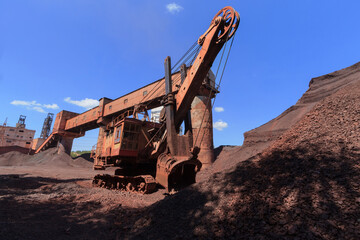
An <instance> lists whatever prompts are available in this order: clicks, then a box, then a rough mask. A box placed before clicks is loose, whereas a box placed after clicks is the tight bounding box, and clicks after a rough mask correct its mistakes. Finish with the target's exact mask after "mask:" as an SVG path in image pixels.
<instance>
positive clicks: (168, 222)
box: [120, 65, 360, 239]
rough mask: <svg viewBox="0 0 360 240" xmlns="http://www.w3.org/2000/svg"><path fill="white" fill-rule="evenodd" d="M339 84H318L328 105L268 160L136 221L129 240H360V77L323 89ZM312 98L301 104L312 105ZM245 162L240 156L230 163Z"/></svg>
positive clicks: (316, 108) (279, 143)
mask: <svg viewBox="0 0 360 240" xmlns="http://www.w3.org/2000/svg"><path fill="white" fill-rule="evenodd" d="M354 66H356V68H357V67H359V66H358V65H354ZM354 66H353V67H354ZM350 69H351V68H350ZM339 72H340V73H342V74H344V73H348V70H346V71H345V70H344V71H339ZM339 72H335V73H334V74H333V75H336V74H340V73H339ZM333 77H334V76H332V75H326V76H324V77H320V78H317V79H315V80H312V83H311V84H318V86H319V87H318V88H315V87H313V89H312V91H313V92H314V91H319V89H323V90H322V91H320V92H318V94H323V96H322V100H318V98H317V97H315V96H314V97H313V98H312V99H313V100H312V101H315V100H316V101H317V103H316V104H314V105H313V107H312V109H311V110H310V111H307V114H305V115H303V117H301V118H299V120H298V122H297V123H294V124H293V126H292V127H291V128H290V129H288V130H287V131H286V132H284V133H283V135H282V136H281V137H280V138H278V139H277V140H276V141H273V143H272V144H271V146H269V147H268V148H267V149H265V151H263V153H262V154H259V155H257V156H254V157H252V158H250V159H248V160H247V161H243V162H240V163H237V165H236V166H234V167H232V168H231V169H229V170H227V171H223V172H220V173H216V174H214V175H213V176H211V177H210V178H209V179H208V180H207V181H203V182H199V183H197V184H195V185H194V186H192V187H190V188H188V189H185V190H183V191H181V192H179V193H178V194H176V195H174V196H171V197H169V198H166V199H164V200H163V201H161V202H159V203H157V204H155V205H153V206H151V207H149V208H148V209H147V210H146V211H145V212H144V213H143V214H142V217H141V218H140V219H139V218H138V217H137V218H134V219H131V218H130V220H129V221H130V224H129V223H127V224H129V225H132V226H133V227H132V228H131V230H130V232H122V234H124V235H125V236H127V237H129V238H132V239H141V238H148V239H152V238H154V239H167V238H175V239H188V238H202V239H211V238H218V239H229V238H230V239H289V238H291V239H293V238H294V239H358V238H359V236H360V75H359V72H358V71H355V72H352V73H351V74H345V77H344V78H341V77H340V76H339V75H337V76H336V78H337V79H338V80H339V81H341V82H346V84H343V85H342V87H337V88H336V87H335V86H339V84H338V83H335V82H331V83H330V84H331V85H332V86H334V87H335V88H336V89H335V88H326V87H324V86H325V85H324V81H330V80H331V79H333ZM346 78H350V80H351V81H350V80H346ZM325 89H327V91H325ZM307 95H309V93H308V94H304V96H305V97H304V96H303V98H302V100H301V101H299V102H303V103H306V102H307V101H308V100H307V99H309V98H308V97H307ZM325 96H326V97H325ZM324 97H325V98H324ZM309 101H310V100H309ZM283 117H284V116H283ZM285 117H286V115H285ZM287 122H291V121H290V120H289V121H287ZM270 125H275V121H273V122H272V123H271V124H270ZM263 126H265V125H263ZM260 128H264V129H265V127H260ZM266 128H267V129H269V128H270V127H269V125H268V126H267V127H266ZM248 141H249V140H248ZM240 153H241V152H237V154H240ZM235 156H236V157H235ZM228 157H231V154H230V155H228ZM239 158H243V157H242V156H239V155H235V154H234V155H233V157H232V158H228V159H224V160H223V161H233V162H239ZM121 226H123V225H122V224H120V227H121Z"/></svg>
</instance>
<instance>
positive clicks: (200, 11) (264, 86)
mask: <svg viewBox="0 0 360 240" xmlns="http://www.w3.org/2000/svg"><path fill="white" fill-rule="evenodd" d="M227 5H230V6H233V7H234V8H235V9H236V10H237V11H238V12H239V13H240V18H241V22H240V26H239V29H238V31H237V34H236V37H235V40H234V45H233V47H232V51H231V53H230V58H229V62H228V64H227V68H226V70H225V74H224V78H223V80H222V84H221V88H220V91H221V93H220V94H219V95H218V96H217V99H216V103H215V107H217V109H218V110H220V111H218V112H216V111H214V114H213V120H214V122H218V124H217V126H222V127H223V128H222V130H217V129H214V142H215V145H216V146H218V145H224V144H231V145H241V144H242V141H243V133H244V132H245V131H248V130H251V129H253V128H255V127H257V126H260V125H261V124H263V123H265V122H267V121H269V120H270V119H272V118H274V117H276V116H277V115H279V114H280V113H281V112H283V111H284V110H286V109H287V108H288V107H290V106H291V105H293V104H295V103H296V101H297V100H298V99H299V98H300V97H301V95H302V94H303V93H304V92H305V91H306V90H307V88H308V83H309V81H310V79H311V78H312V77H317V76H320V75H323V74H326V73H330V72H332V71H335V70H338V69H341V68H344V67H347V66H350V65H352V64H354V63H356V62H358V61H359V50H360V46H359V43H360V31H359V29H358V28H359V23H360V18H359V13H358V12H359V9H360V1H346V0H343V1H340V0H339V1H335V0H317V1H313V0H303V1H295V0H293V1H289V0H273V1H269V0H266V1H265V0H263V1H261V0H243V1H218V0H217V1H215V0H210V1H209V0H207V1H200V0H199V1H164V0H161V1H160V0H151V1H150V0H149V1H146V0H139V1H121V0H106V1H105V0H104V1H98V0H72V1H65V0H61V1H60V0H52V1H49V0H32V1H25V0H22V1H19V0H11V1H10V0H8V1H5V0H0V110H1V111H0V123H1V124H2V123H3V122H4V121H5V118H6V117H8V125H11V126H13V125H15V124H16V122H17V120H18V118H19V115H20V114H23V115H26V116H27V119H26V123H27V127H28V128H29V129H34V130H36V137H39V135H40V132H41V127H42V124H43V121H44V118H45V117H46V113H47V112H53V113H55V114H56V113H58V112H59V111H61V110H63V109H65V110H69V111H74V112H79V113H80V112H83V111H85V110H86V108H88V107H90V106H91V105H92V104H94V101H95V102H96V100H98V99H100V98H101V97H108V98H113V99H115V98H117V97H119V96H121V95H124V94H126V93H128V92H130V91H133V90H135V89H137V88H139V87H141V86H144V85H146V84H148V83H150V82H153V81H155V80H157V79H159V78H161V77H163V75H164V66H163V62H164V59H165V57H166V56H168V55H169V56H171V57H172V60H173V62H175V61H176V60H177V59H178V58H179V57H181V56H182V55H183V54H184V53H185V52H186V51H187V49H188V48H189V47H190V46H191V45H192V44H193V43H194V42H195V41H196V40H197V38H198V37H199V36H200V35H201V34H203V32H204V31H205V30H206V29H207V28H208V26H209V24H210V21H211V20H212V18H213V17H214V15H215V14H216V13H217V11H219V10H220V9H221V8H222V7H225V6H227ZM167 6H168V7H167ZM96 137H97V131H96V130H94V131H91V132H88V133H87V134H86V136H85V137H83V138H80V139H77V140H76V141H75V143H74V147H73V149H74V150H81V149H89V148H91V146H92V145H94V144H95V143H96Z"/></svg>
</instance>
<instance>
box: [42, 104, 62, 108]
mask: <svg viewBox="0 0 360 240" xmlns="http://www.w3.org/2000/svg"><path fill="white" fill-rule="evenodd" d="M43 107H45V108H50V109H58V108H59V106H58V105H57V104H55V103H53V104H44V105H43Z"/></svg>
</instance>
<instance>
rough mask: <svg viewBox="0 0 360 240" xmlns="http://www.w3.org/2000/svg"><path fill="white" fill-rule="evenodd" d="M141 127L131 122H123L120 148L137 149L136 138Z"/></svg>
mask: <svg viewBox="0 0 360 240" xmlns="http://www.w3.org/2000/svg"><path fill="white" fill-rule="evenodd" d="M140 129H141V127H140V126H139V125H137V124H133V123H125V125H124V133H123V138H122V139H123V140H122V144H121V149H122V150H137V149H138V138H139V132H140Z"/></svg>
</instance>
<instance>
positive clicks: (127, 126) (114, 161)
mask: <svg viewBox="0 0 360 240" xmlns="http://www.w3.org/2000/svg"><path fill="white" fill-rule="evenodd" d="M160 127H161V124H159V123H156V122H150V121H142V120H138V119H136V118H124V119H122V120H121V121H119V122H118V123H117V124H116V125H115V126H114V127H113V128H110V129H107V130H105V133H106V134H105V135H104V136H103V138H104V139H103V144H104V145H103V147H102V148H101V149H99V151H100V152H99V155H98V157H97V161H98V162H97V165H98V166H99V167H101V166H102V165H103V166H105V165H115V166H116V165H121V164H126V165H134V164H141V163H145V164H146V163H148V162H151V160H152V159H144V157H145V156H144V155H142V154H139V153H143V152H144V150H145V146H146V144H147V143H148V139H146V137H147V136H146V135H144V134H143V133H144V132H146V133H148V134H149V135H148V136H151V137H152V135H151V133H155V132H156V131H158V130H159V128H160ZM96 155H97V154H96Z"/></svg>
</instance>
